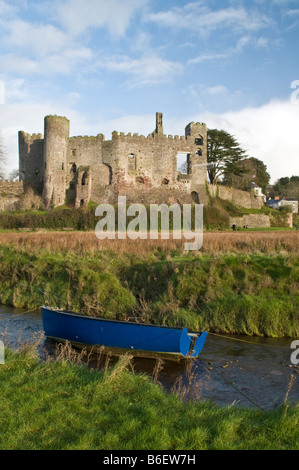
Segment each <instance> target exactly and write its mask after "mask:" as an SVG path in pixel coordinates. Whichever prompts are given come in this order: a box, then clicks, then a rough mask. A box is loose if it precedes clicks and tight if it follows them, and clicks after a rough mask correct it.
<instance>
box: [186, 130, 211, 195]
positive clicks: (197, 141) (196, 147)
mask: <svg viewBox="0 0 299 470" xmlns="http://www.w3.org/2000/svg"><path fill="white" fill-rule="evenodd" d="M185 137H186V139H187V142H188V141H189V142H190V143H191V144H192V146H193V152H192V153H191V156H190V168H191V191H192V194H194V195H196V197H195V198H194V200H196V201H200V202H203V201H204V200H205V198H206V193H205V187H204V183H205V181H206V175H207V149H208V142H207V141H208V133H207V126H206V124H203V123H200V122H197V123H194V122H190V124H188V125H187V126H186V128H185Z"/></svg>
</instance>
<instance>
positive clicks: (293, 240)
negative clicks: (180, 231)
mask: <svg viewBox="0 0 299 470" xmlns="http://www.w3.org/2000/svg"><path fill="white" fill-rule="evenodd" d="M0 244H2V245H13V246H15V247H19V248H26V250H28V249H30V250H32V251H34V250H38V251H39V250H41V249H45V250H49V251H73V252H80V253H87V252H96V251H112V252H116V253H118V254H119V255H121V254H136V253H138V255H140V256H142V255H147V254H150V253H152V252H154V251H156V250H159V251H165V252H171V251H177V252H180V253H183V252H184V246H185V240H184V239H183V238H182V239H181V240H173V239H170V240H160V239H159V240H150V239H148V240H130V239H127V240H103V241H102V240H98V239H97V238H96V236H95V233H94V232H46V233H43V232H29V233H16V232H9V233H8V232H7V233H0ZM201 252H202V253H213V254H217V253H219V254H220V253H223V252H237V253H256V252H257V253H258V252H259V253H271V252H273V253H290V252H291V253H298V252H299V233H298V232H297V231H275V232H266V231H265V232H249V231H248V232H207V233H204V241H203V247H202V249H201Z"/></svg>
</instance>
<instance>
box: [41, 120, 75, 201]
mask: <svg viewBox="0 0 299 470" xmlns="http://www.w3.org/2000/svg"><path fill="white" fill-rule="evenodd" d="M69 133H70V122H69V120H68V119H67V118H65V117H61V116H46V117H45V131H44V172H45V173H44V174H45V178H44V191H43V199H44V204H45V207H46V209H50V208H51V207H52V208H54V207H56V206H61V205H63V204H64V201H65V191H66V186H65V172H66V163H67V151H68V139H69Z"/></svg>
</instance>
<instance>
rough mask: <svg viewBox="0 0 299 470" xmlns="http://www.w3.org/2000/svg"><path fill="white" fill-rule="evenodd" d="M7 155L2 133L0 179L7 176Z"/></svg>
mask: <svg viewBox="0 0 299 470" xmlns="http://www.w3.org/2000/svg"><path fill="white" fill-rule="evenodd" d="M5 165H6V155H5V153H4V150H3V146H2V141H1V135H0V179H4V177H5Z"/></svg>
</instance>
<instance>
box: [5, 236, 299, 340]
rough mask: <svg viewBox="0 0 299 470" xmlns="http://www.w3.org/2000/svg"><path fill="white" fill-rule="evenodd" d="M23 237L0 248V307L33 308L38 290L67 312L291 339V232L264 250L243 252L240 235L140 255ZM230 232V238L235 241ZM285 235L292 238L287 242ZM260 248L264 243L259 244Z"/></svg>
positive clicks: (295, 303) (295, 306) (294, 271)
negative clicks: (188, 249) (227, 241)
mask: <svg viewBox="0 0 299 470" xmlns="http://www.w3.org/2000/svg"><path fill="white" fill-rule="evenodd" d="M4 235H7V234H2V237H4ZM11 235H17V234H11ZM28 235H29V234H26V235H25V236H24V237H25V238H23V239H19V241H20V240H21V241H20V243H19V244H18V243H15V244H14V245H12V244H10V243H9V241H8V240H7V241H6V242H3V243H2V245H0V263H1V270H0V303H2V304H4V305H13V306H15V307H22V308H26V309H33V308H39V306H40V305H41V303H42V302H43V299H42V298H41V296H40V293H39V291H38V289H39V288H41V289H43V290H47V291H51V292H54V293H56V294H58V295H60V296H61V297H63V298H65V299H67V301H68V303H69V306H70V308H72V309H73V310H75V311H80V312H82V313H86V314H88V315H93V316H102V317H106V318H119V319H123V318H128V317H132V316H133V317H135V318H137V319H140V320H143V321H146V322H151V323H156V324H163V325H169V326H187V327H189V328H190V329H193V330H201V329H206V330H208V331H214V332H223V333H236V334H247V335H259V336H270V337H294V338H297V337H298V331H299V293H298V283H299V258H298V254H297V253H296V248H295V251H293V249H294V247H296V242H297V243H298V240H297V238H298V237H296V235H297V234H284V235H285V236H286V235H287V236H286V238H285V239H284V240H285V242H284V243H283V242H282V239H281V238H279V242H278V245H275V246H274V245H273V246H272V245H271V243H270V246H272V248H273V250H272V251H271V250H270V249H269V246H268V252H267V250H266V249H265V251H266V253H265V252H264V251H260V250H257V251H255V249H254V247H253V246H252V245H250V244H249V245H248V246H247V248H245V249H244V245H242V242H241V241H240V240H241V239H240V238H239V244H240V246H239V250H236V249H235V251H234V252H230V250H222V251H221V250H220V249H219V243H223V240H221V238H219V240H218V242H217V243H218V245H217V243H216V242H215V240H214V244H213V240H210V251H209V250H208V249H207V248H206V252H203V253H201V254H200V255H195V254H194V253H189V254H187V255H183V253H182V250H181V248H180V247H176V246H175V245H171V243H172V242H170V245H169V246H168V247H165V246H164V248H163V245H162V246H160V245H155V244H154V245H153V246H152V248H151V249H149V248H148V245H146V246H147V248H146V249H145V250H144V251H143V252H142V250H141V249H140V250H138V246H139V245H138V244H136V242H134V243H133V245H132V250H130V249H128V245H125V246H126V248H127V249H126V250H125V249H124V248H123V249H119V250H117V249H116V246H117V245H116V246H114V249H112V245H109V244H108V245H107V246H106V248H104V247H103V246H102V249H101V250H99V251H98V250H96V249H91V248H90V249H87V248H86V245H85V244H84V243H83V242H82V239H81V238H80V239H79V241H78V240H77V244H75V240H74V239H75V237H74V235H75V234H68V236H71V235H72V238H68V237H66V238H65V235H66V234H65V235H64V237H63V239H64V240H65V239H67V240H71V239H72V243H73V245H72V248H70V247H67V246H65V245H64V246H63V243H62V241H60V243H58V241H57V239H56V240H51V241H50V242H49V239H48V238H47V236H48V235H47V234H41V235H45V238H44V241H45V244H43V242H42V240H43V237H40V238H39V243H37V241H36V242H35V243H34V242H33V243H30V240H31V242H32V238H30V237H29V236H28ZM219 235H220V234H219ZM234 235H237V234H231V235H230V236H231V237H232V239H233V241H236V239H234ZM246 235H247V234H246ZM253 235H254V236H257V235H259V234H253ZM270 235H272V234H270ZM289 235H293V236H294V237H295V238H293V239H292V243H291V242H290V239H289V238H288V236H289ZM58 236H59V235H57V237H58ZM93 236H94V235H93ZM238 236H239V237H240V236H241V234H240V235H239V234H238ZM22 240H23V241H22ZM24 240H25V242H24ZM26 240H27V242H26ZM270 240H272V238H270ZM0 241H1V238H0ZM49 243H50V245H49ZM51 243H52V244H51ZM102 243H103V242H102ZM111 243H112V242H111ZM143 243H146V242H143ZM288 243H289V249H288ZM216 245H217V246H218V252H217V250H216V248H215V246H216ZM245 245H246V244H245ZM123 246H124V245H123ZM205 246H206V245H205ZM249 246H251V251H249V249H248V247H249ZM261 246H264V248H265V247H266V246H267V245H266V244H265V241H263V242H261V244H260V246H259V248H261ZM278 246H279V247H280V250H278V248H277V247H278ZM212 253H213V254H212Z"/></svg>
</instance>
